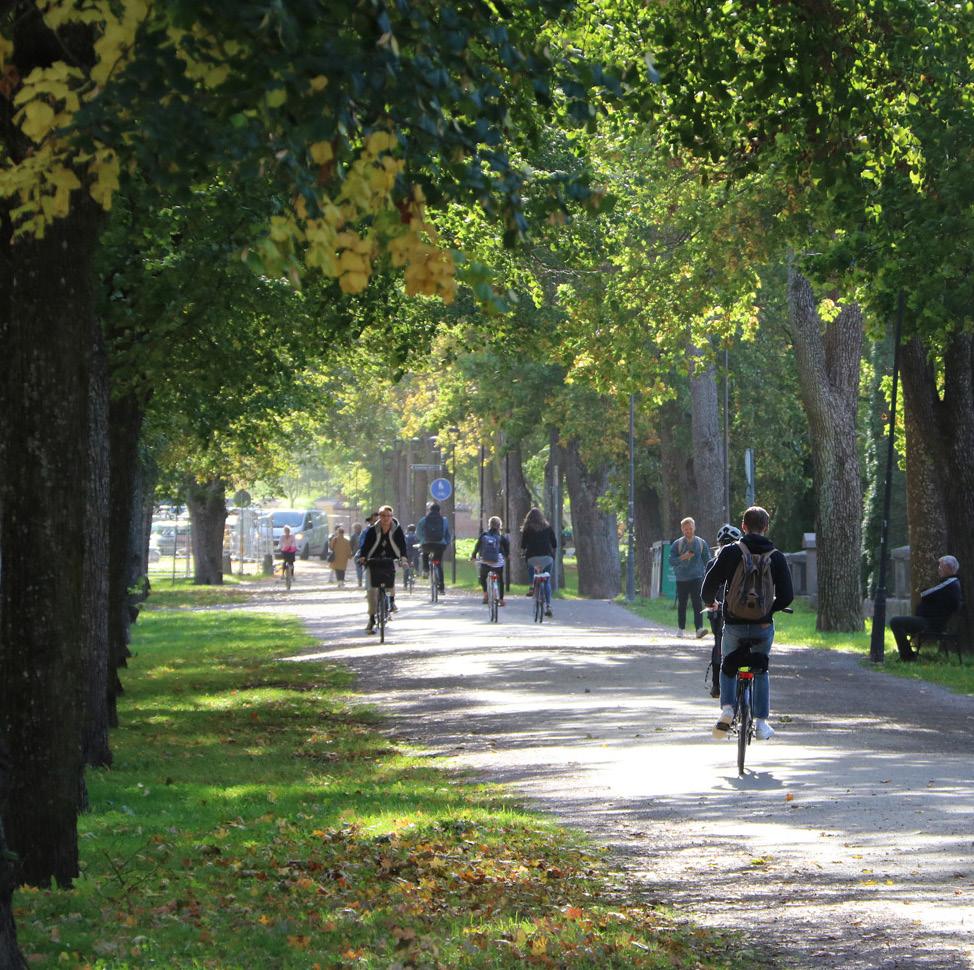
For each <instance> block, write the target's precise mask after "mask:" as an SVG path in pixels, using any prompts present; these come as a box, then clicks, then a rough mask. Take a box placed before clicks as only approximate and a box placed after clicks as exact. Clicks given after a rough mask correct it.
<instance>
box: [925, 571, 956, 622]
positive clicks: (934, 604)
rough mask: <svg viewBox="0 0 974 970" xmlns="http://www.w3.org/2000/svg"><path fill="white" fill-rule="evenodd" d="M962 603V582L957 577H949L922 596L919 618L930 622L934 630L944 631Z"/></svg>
mask: <svg viewBox="0 0 974 970" xmlns="http://www.w3.org/2000/svg"><path fill="white" fill-rule="evenodd" d="M960 603H961V595H960V580H959V579H958V578H957V577H956V576H948V577H947V578H946V579H945V580H944V581H943V582H942V583H938V584H937V585H936V586H931V587H930V589H925V590H924V591H923V592H922V593H921V594H920V605H919V606H918V607H917V616H922V617H923V618H924V619H926V620H929V621H930V624H931V626H933V627H934V629H937V630H942V629H943V628H944V627H945V626H946V625H947V621H948V620H949V619H950V618H951V616H953V615H954V613H956V612H957V611H958V610H959V609H960Z"/></svg>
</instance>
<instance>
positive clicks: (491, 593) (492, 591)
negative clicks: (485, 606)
mask: <svg viewBox="0 0 974 970" xmlns="http://www.w3.org/2000/svg"><path fill="white" fill-rule="evenodd" d="M487 595H488V599H489V600H490V622H491V623H496V622H497V615H498V613H499V612H500V610H498V608H497V577H496V576H494V577H493V578H492V579H491V581H490V583H489V584H488V586H487Z"/></svg>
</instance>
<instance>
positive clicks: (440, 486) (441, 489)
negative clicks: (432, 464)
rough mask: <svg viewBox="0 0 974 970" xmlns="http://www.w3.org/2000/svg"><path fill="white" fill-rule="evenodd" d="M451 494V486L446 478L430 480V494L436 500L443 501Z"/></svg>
mask: <svg viewBox="0 0 974 970" xmlns="http://www.w3.org/2000/svg"><path fill="white" fill-rule="evenodd" d="M452 494H453V486H452V485H451V484H450V479H448V478H434V479H433V481H431V482H430V495H432V496H433V498H435V499H436V501H437V502H445V501H446V500H447V499H448V498H449V497H450V496H451V495H452Z"/></svg>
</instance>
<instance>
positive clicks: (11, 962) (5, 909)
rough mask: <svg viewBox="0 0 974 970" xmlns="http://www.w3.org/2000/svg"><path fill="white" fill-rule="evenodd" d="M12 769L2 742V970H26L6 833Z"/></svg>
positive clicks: (14, 875) (13, 866)
mask: <svg viewBox="0 0 974 970" xmlns="http://www.w3.org/2000/svg"><path fill="white" fill-rule="evenodd" d="M11 768H12V765H11V761H10V756H9V752H8V751H7V750H6V747H5V746H4V745H3V743H2V742H0V970H26V967H27V964H26V962H25V961H24V958H23V956H22V955H21V952H20V948H19V947H18V946H17V926H16V923H15V922H14V910H13V892H14V889H15V887H16V885H17V863H16V861H15V860H14V859H13V858H11V854H10V848H11V847H10V846H9V845H8V844H7V841H6V839H5V837H4V830H3V815H4V812H5V810H6V803H7V795H8V792H9V789H10V772H11Z"/></svg>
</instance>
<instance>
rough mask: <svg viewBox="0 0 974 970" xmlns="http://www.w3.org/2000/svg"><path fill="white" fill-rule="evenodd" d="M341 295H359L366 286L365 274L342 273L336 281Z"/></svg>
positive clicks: (367, 279)
mask: <svg viewBox="0 0 974 970" xmlns="http://www.w3.org/2000/svg"><path fill="white" fill-rule="evenodd" d="M338 285H339V286H340V287H341V290H342V292H343V293H361V292H362V291H363V290H364V289H365V288H366V287H367V286H368V285H369V278H368V276H366V275H365V273H343V274H342V276H341V279H339V281H338Z"/></svg>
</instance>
